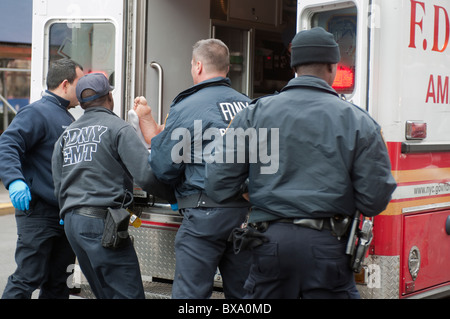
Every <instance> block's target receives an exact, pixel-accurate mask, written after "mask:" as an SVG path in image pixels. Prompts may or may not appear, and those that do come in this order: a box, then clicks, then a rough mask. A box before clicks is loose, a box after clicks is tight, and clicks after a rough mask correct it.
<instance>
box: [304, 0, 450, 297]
mask: <svg viewBox="0 0 450 319" xmlns="http://www.w3.org/2000/svg"><path fill="white" fill-rule="evenodd" d="M449 12H450V2H449V1H447V0H421V1H420V0H417V1H416V0H372V1H368V0H354V1H339V0H334V1H331V0H301V1H299V6H298V30H304V29H309V28H311V27H316V26H320V27H323V28H325V29H326V30H328V31H329V32H332V33H333V34H334V35H335V37H336V40H337V42H338V43H339V45H340V48H341V55H342V59H341V62H340V63H339V67H338V69H339V72H340V73H341V74H338V77H337V80H336V83H335V85H334V86H335V89H336V90H337V91H338V92H341V93H342V96H343V98H345V99H347V100H349V101H351V102H353V103H354V104H356V105H358V106H360V107H362V108H364V109H366V110H367V111H368V112H369V113H370V114H371V115H372V116H373V118H374V119H375V120H376V121H377V122H378V123H379V124H380V125H381V127H382V130H383V135H384V138H385V141H386V144H387V147H388V150H389V154H390V158H391V163H392V172H393V175H394V177H395V178H396V181H397V183H398V188H397V189H396V191H395V192H394V194H393V198H392V201H391V202H390V204H389V205H388V207H387V209H386V210H385V211H384V212H383V213H382V214H381V215H379V216H377V217H375V219H374V240H373V242H372V245H371V248H370V251H369V256H368V258H367V260H366V262H365V263H366V266H365V269H364V270H365V272H364V273H363V274H361V277H359V281H360V282H362V285H358V288H359V290H360V293H361V295H362V296H363V297H365V298H406V297H413V298H417V297H430V296H433V297H437V296H440V295H448V293H449V291H450V271H449V267H448V266H449V265H450V217H449V216H450V210H449V208H450V196H449V195H450V186H449V181H450V153H449V152H450V125H449V124H450V105H449V99H448V98H449V97H448V95H449V73H450V48H448V41H449V36H450V34H449V30H450V27H449Z"/></svg>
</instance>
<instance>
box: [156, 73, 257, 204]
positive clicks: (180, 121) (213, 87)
mask: <svg viewBox="0 0 450 319" xmlns="http://www.w3.org/2000/svg"><path fill="white" fill-rule="evenodd" d="M250 101H251V100H250V99H249V98H248V97H247V96H245V95H244V94H241V93H239V92H237V91H235V90H234V89H233V88H231V86H230V80H229V79H228V78H221V77H217V78H213V79H210V80H206V81H203V82H201V83H199V84H197V85H194V86H192V87H191V88H189V89H187V90H185V91H183V92H181V93H180V94H179V95H178V96H177V97H176V98H175V99H174V101H173V103H172V105H171V108H170V113H169V116H168V118H167V121H166V125H165V128H164V130H163V131H162V132H161V133H159V134H158V135H157V136H156V137H154V138H153V139H152V148H151V160H150V164H151V167H152V169H153V172H154V174H155V175H156V176H157V177H158V179H160V180H161V181H163V182H166V183H169V184H171V185H173V186H174V187H175V195H176V197H177V198H180V197H185V196H188V195H194V194H198V193H201V192H202V191H203V190H204V178H205V156H204V155H205V154H204V152H203V151H204V150H205V148H206V147H207V145H208V144H209V143H210V142H211V140H214V137H213V136H217V135H220V134H223V133H224V132H225V130H226V128H227V126H228V125H229V123H230V121H231V120H232V118H233V117H234V116H235V115H236V114H237V113H238V112H240V111H241V110H242V109H245V108H246V107H247V106H248V104H249V102H250ZM208 129H209V130H208ZM205 132H209V133H212V134H211V135H209V134H206V135H207V136H206V135H205V134H204V133H205ZM206 153H213V152H206Z"/></svg>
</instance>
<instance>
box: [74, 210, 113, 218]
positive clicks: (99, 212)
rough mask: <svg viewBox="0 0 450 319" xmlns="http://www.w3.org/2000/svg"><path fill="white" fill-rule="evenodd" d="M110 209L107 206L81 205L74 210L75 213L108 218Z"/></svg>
mask: <svg viewBox="0 0 450 319" xmlns="http://www.w3.org/2000/svg"><path fill="white" fill-rule="evenodd" d="M107 212H108V210H107V209H106V208H99V207H79V208H75V209H74V210H73V213H74V214H78V215H81V216H86V217H91V218H103V219H104V218H106V214H107Z"/></svg>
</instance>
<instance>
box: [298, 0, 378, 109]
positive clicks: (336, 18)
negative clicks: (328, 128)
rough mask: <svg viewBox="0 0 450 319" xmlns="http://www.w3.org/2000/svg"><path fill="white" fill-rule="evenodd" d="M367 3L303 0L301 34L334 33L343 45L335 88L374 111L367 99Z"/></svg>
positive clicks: (341, 46) (300, 4) (347, 97)
mask: <svg viewBox="0 0 450 319" xmlns="http://www.w3.org/2000/svg"><path fill="white" fill-rule="evenodd" d="M368 10H369V8H368V1H367V2H360V1H358V2H356V1H343V0H337V1H336V0H325V1H314V0H302V1H299V7H298V20H297V25H298V28H297V31H301V30H307V29H311V28H313V27H322V28H324V29H325V30H327V31H328V32H330V33H332V34H333V35H334V37H335V40H336V42H337V43H338V44H339V47H340V53H341V61H340V62H339V63H338V70H337V75H336V79H335V81H334V83H333V88H334V89H335V90H336V91H337V92H338V93H339V94H340V95H341V97H342V98H343V99H346V100H348V101H350V102H352V103H354V104H356V105H358V106H359V107H361V108H363V109H367V110H370V105H369V103H368V100H367V77H368V54H369V45H370V43H369V41H368V38H369V37H368V32H367V30H368V19H365V18H363V17H365V16H364V15H366V16H367V13H368V12H369V11H368Z"/></svg>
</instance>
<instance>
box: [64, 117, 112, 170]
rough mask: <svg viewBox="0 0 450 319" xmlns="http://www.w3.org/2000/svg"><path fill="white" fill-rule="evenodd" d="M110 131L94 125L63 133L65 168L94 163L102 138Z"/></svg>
mask: <svg viewBox="0 0 450 319" xmlns="http://www.w3.org/2000/svg"><path fill="white" fill-rule="evenodd" d="M107 130H108V128H107V127H105V126H100V125H93V126H88V127H83V128H81V129H79V128H75V129H71V130H67V131H65V132H64V133H63V136H62V138H63V140H64V144H63V155H64V159H63V166H70V165H75V164H77V163H80V162H90V161H92V155H93V154H94V153H96V152H97V145H98V144H99V143H100V142H101V136H102V135H103V134H104V133H105V132H106V131H107Z"/></svg>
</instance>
